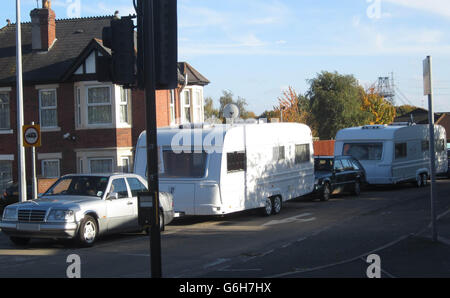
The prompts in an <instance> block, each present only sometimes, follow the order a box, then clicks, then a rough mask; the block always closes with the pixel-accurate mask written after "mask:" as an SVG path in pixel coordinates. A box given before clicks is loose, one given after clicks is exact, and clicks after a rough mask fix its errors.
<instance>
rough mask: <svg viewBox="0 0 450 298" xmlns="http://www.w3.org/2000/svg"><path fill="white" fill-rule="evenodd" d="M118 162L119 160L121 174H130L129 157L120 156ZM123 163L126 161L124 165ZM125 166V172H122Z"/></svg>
mask: <svg viewBox="0 0 450 298" xmlns="http://www.w3.org/2000/svg"><path fill="white" fill-rule="evenodd" d="M120 160H121V163H122V164H121V166H120V167H121V172H123V173H131V157H130V156H122V157H121V158H120ZM124 161H126V162H125V163H124ZM125 166H126V167H127V171H126V172H125V171H124V168H125Z"/></svg>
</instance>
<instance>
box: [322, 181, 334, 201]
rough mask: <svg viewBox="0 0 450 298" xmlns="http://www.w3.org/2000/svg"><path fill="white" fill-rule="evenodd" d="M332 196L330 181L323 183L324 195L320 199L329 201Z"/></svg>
mask: <svg viewBox="0 0 450 298" xmlns="http://www.w3.org/2000/svg"><path fill="white" fill-rule="evenodd" d="M330 198H331V187H330V184H329V183H325V184H324V185H323V190H322V195H321V196H320V200H321V201H322V202H326V201H329V200H330Z"/></svg>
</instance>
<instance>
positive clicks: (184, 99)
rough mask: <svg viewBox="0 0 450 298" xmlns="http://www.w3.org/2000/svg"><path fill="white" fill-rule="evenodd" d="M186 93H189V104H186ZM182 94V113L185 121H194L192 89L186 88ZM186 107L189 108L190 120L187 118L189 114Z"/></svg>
mask: <svg viewBox="0 0 450 298" xmlns="http://www.w3.org/2000/svg"><path fill="white" fill-rule="evenodd" d="M186 93H187V94H189V97H188V98H189V104H186ZM182 95H183V96H181V98H180V99H181V105H180V106H181V113H182V115H183V117H182V119H183V123H192V120H193V117H192V116H193V115H192V89H187V88H186V89H184V90H183V92H182ZM186 108H189V119H190V120H189V121H188V119H187V115H186Z"/></svg>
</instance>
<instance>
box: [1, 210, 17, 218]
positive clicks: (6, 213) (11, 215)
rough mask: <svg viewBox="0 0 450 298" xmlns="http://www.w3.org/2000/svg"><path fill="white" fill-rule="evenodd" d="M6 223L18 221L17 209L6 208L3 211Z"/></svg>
mask: <svg viewBox="0 0 450 298" xmlns="http://www.w3.org/2000/svg"><path fill="white" fill-rule="evenodd" d="M3 220H4V221H17V208H11V207H6V208H5V211H3Z"/></svg>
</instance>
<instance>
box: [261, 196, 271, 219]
mask: <svg viewBox="0 0 450 298" xmlns="http://www.w3.org/2000/svg"><path fill="white" fill-rule="evenodd" d="M272 211H273V205H272V200H271V199H270V198H266V200H265V201H264V207H263V208H262V209H261V214H262V215H263V216H270V215H271V214H272Z"/></svg>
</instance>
